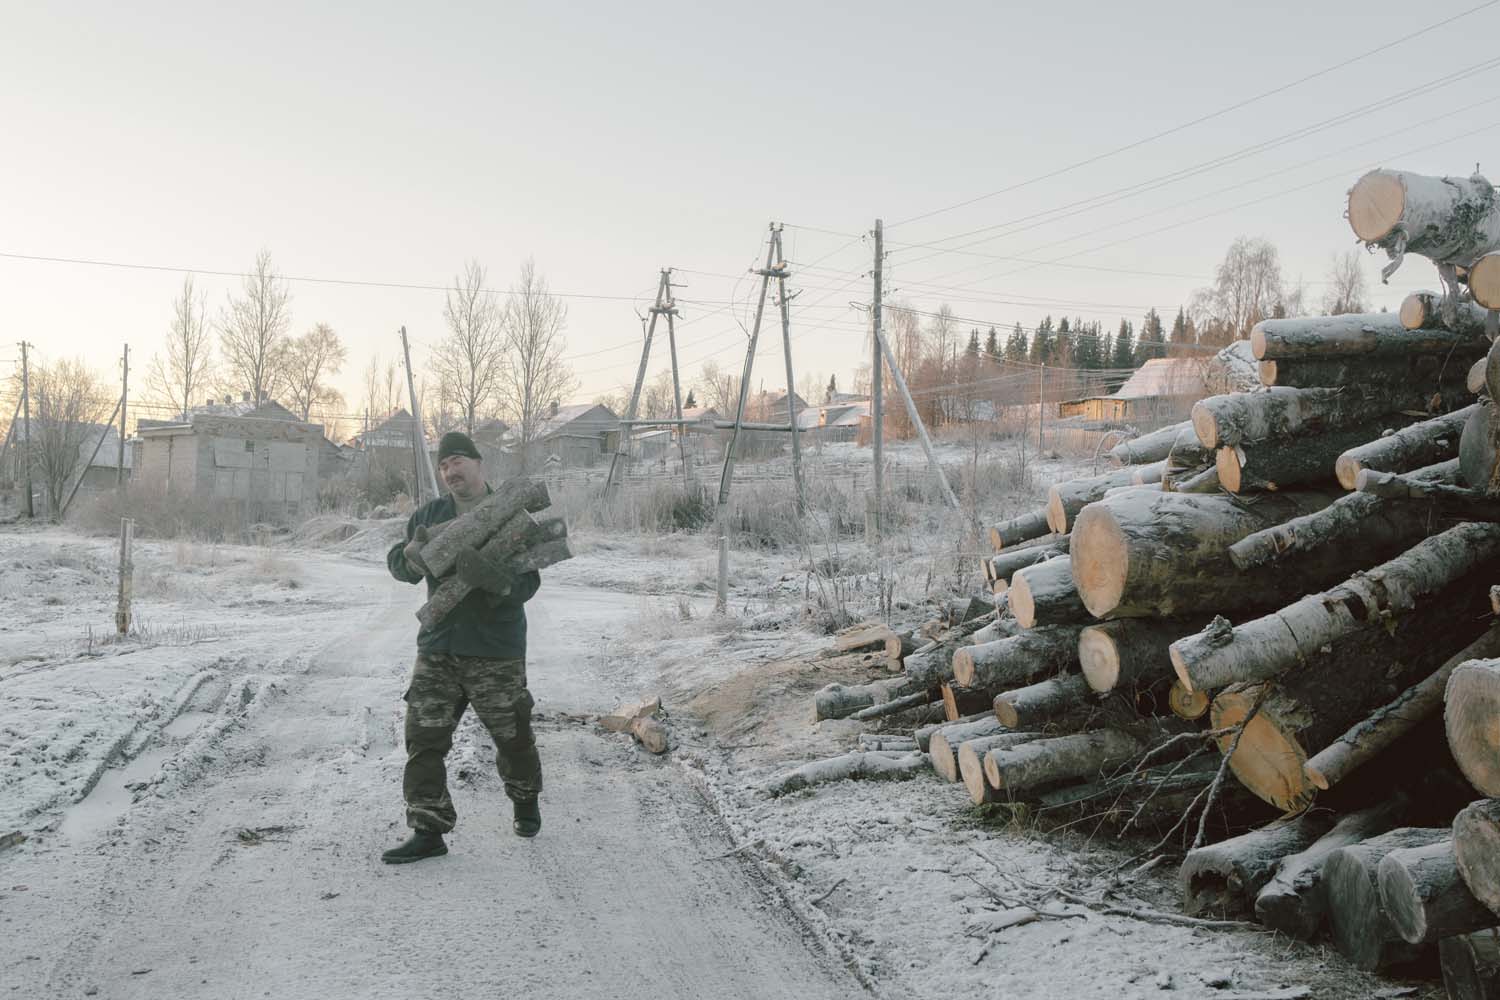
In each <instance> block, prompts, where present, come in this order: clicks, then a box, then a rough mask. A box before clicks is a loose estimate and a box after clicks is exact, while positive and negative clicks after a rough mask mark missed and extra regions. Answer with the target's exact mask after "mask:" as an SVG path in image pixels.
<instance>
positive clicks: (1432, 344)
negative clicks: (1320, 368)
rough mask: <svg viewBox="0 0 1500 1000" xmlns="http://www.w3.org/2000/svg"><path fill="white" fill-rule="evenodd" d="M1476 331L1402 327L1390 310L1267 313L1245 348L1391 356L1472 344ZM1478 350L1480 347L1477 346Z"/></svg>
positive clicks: (1368, 358)
mask: <svg viewBox="0 0 1500 1000" xmlns="http://www.w3.org/2000/svg"><path fill="white" fill-rule="evenodd" d="M1479 332H1480V331H1479V330H1478V329H1476V328H1471V329H1468V330H1464V331H1454V330H1448V329H1445V328H1443V327H1441V326H1438V325H1437V324H1436V323H1433V324H1430V325H1424V326H1422V327H1421V328H1419V329H1408V328H1407V327H1405V326H1403V325H1402V323H1401V319H1400V317H1399V316H1398V315H1396V314H1395V313H1346V314H1344V315H1342V316H1300V317H1296V318H1291V319H1267V320H1261V321H1260V322H1259V323H1257V324H1255V326H1254V328H1253V329H1251V331H1250V353H1252V354H1254V355H1255V360H1257V361H1293V360H1302V359H1318V360H1331V359H1335V358H1337V359H1347V360H1351V361H1352V360H1360V361H1365V362H1374V363H1379V362H1384V361H1394V360H1396V359H1399V358H1403V357H1408V356H1411V355H1421V354H1437V355H1443V354H1447V353H1449V352H1450V351H1452V350H1454V349H1455V348H1457V349H1459V350H1464V349H1468V350H1473V349H1474V344H1475V342H1476V340H1477V337H1476V334H1478V333H1479ZM1481 350H1482V348H1481Z"/></svg>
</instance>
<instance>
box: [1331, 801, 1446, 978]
mask: <svg viewBox="0 0 1500 1000" xmlns="http://www.w3.org/2000/svg"><path fill="white" fill-rule="evenodd" d="M1446 833H1447V831H1444V830H1429V829H1424V828H1421V827H1410V826H1404V827H1400V828H1399V829H1396V830H1392V831H1391V832H1389V833H1382V834H1380V835H1379V836H1377V837H1371V838H1370V839H1368V840H1364V841H1361V842H1360V843H1358V844H1350V845H1349V846H1348V847H1340V848H1339V849H1338V850H1336V851H1334V852H1333V853H1331V854H1329V855H1328V860H1327V861H1326V862H1324V864H1323V882H1324V885H1325V891H1326V893H1327V897H1328V922H1329V926H1330V928H1331V930H1332V936H1333V943H1334V946H1335V947H1337V948H1338V950H1339V954H1341V955H1343V956H1344V957H1345V958H1346V959H1348V960H1349V963H1350V964H1351V965H1353V966H1354V967H1355V968H1357V969H1364V970H1365V971H1366V972H1384V971H1389V970H1391V969H1394V968H1399V967H1401V966H1406V965H1410V964H1412V963H1413V962H1414V961H1416V960H1417V959H1418V958H1419V957H1421V955H1422V954H1423V952H1422V951H1421V950H1420V949H1419V948H1418V947H1417V946H1414V945H1411V944H1408V943H1407V942H1405V941H1403V940H1402V939H1401V935H1399V934H1397V933H1396V929H1395V927H1394V926H1392V924H1391V920H1390V917H1389V915H1387V913H1386V911H1385V907H1384V905H1383V904H1382V903H1381V899H1380V882H1379V871H1378V870H1379V866H1380V861H1381V859H1382V858H1384V857H1385V856H1386V855H1387V854H1389V853H1390V852H1391V851H1394V850H1398V849H1402V848H1408V847H1420V846H1423V845H1426V844H1431V843H1435V842H1437V841H1439V840H1443V839H1444V838H1445V836H1446Z"/></svg>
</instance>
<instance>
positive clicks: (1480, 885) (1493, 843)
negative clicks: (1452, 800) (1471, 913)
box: [1453, 799, 1500, 916]
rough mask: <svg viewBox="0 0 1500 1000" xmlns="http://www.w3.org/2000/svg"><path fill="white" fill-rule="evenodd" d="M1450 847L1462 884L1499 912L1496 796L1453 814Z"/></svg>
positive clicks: (1499, 840)
mask: <svg viewBox="0 0 1500 1000" xmlns="http://www.w3.org/2000/svg"><path fill="white" fill-rule="evenodd" d="M1453 851H1454V858H1455V860H1456V861H1457V862H1458V872H1459V874H1460V875H1462V876H1463V880H1464V884H1465V885H1467V886H1468V887H1469V891H1470V892H1472V893H1473V894H1474V898H1476V899H1478V900H1479V901H1480V902H1481V903H1483V904H1484V905H1485V906H1486V907H1488V908H1489V910H1490V912H1491V913H1493V914H1496V915H1497V916H1500V799H1480V800H1479V801H1478V802H1471V803H1470V804H1469V805H1467V806H1465V807H1464V808H1463V809H1462V810H1461V811H1460V812H1459V814H1458V815H1457V816H1455V817H1454V818H1453Z"/></svg>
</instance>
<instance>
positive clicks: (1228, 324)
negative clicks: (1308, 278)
mask: <svg viewBox="0 0 1500 1000" xmlns="http://www.w3.org/2000/svg"><path fill="white" fill-rule="evenodd" d="M1283 298H1284V296H1283V293H1282V287H1281V260H1280V257H1279V255H1278V254H1277V252H1276V248H1275V247H1274V246H1272V245H1271V244H1270V243H1269V242H1267V241H1266V240H1262V239H1251V238H1249V237H1246V236H1241V237H1239V238H1238V239H1236V240H1235V241H1234V242H1233V243H1231V244H1230V246H1229V251H1228V252H1227V253H1226V254H1225V255H1224V260H1223V261H1222V262H1221V263H1220V264H1219V268H1218V271H1217V272H1215V277H1214V283H1213V286H1212V287H1210V288H1201V289H1199V290H1198V291H1197V292H1195V293H1193V298H1192V302H1191V305H1190V306H1189V308H1190V310H1191V311H1192V313H1193V320H1194V322H1196V323H1197V325H1198V329H1199V339H1200V341H1201V342H1203V343H1206V344H1212V343H1215V342H1216V341H1217V340H1218V339H1221V338H1222V339H1225V340H1226V342H1227V340H1242V339H1244V338H1246V337H1248V336H1250V328H1251V327H1253V326H1254V325H1255V324H1256V323H1259V322H1260V321H1261V320H1263V319H1265V318H1266V317H1268V316H1270V315H1272V314H1273V312H1274V311H1275V310H1276V308H1277V306H1279V305H1281V303H1282V301H1283Z"/></svg>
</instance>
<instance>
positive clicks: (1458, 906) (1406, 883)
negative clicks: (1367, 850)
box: [1376, 838, 1495, 944]
mask: <svg viewBox="0 0 1500 1000" xmlns="http://www.w3.org/2000/svg"><path fill="white" fill-rule="evenodd" d="M1376 877H1377V878H1378V879H1379V882H1380V902H1381V905H1382V906H1384V907H1385V912H1386V913H1387V914H1389V915H1390V918H1391V926H1392V927H1394V928H1395V929H1396V933H1397V934H1399V935H1401V939H1402V940H1403V941H1406V942H1407V943H1408V944H1434V943H1436V942H1437V940H1438V939H1439V938H1445V937H1453V936H1454V935H1455V934H1468V933H1469V932H1471V931H1477V930H1480V929H1481V928H1484V927H1489V926H1491V925H1493V924H1494V922H1495V915H1494V914H1493V913H1491V912H1490V911H1489V909H1488V908H1487V907H1486V906H1485V905H1484V904H1483V903H1481V902H1480V901H1479V900H1477V899H1475V898H1474V894H1473V893H1471V892H1470V891H1469V887H1468V886H1466V885H1465V884H1464V880H1463V878H1462V877H1460V876H1459V874H1458V862H1457V861H1455V860H1454V857H1453V841H1452V839H1450V838H1444V839H1443V840H1439V841H1436V842H1435V843H1431V844H1425V845H1422V846H1419V847H1403V848H1398V849H1397V850H1394V851H1392V852H1390V853H1389V854H1387V855H1386V856H1385V857H1383V858H1381V859H1380V864H1379V866H1378V867H1377V869H1376Z"/></svg>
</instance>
